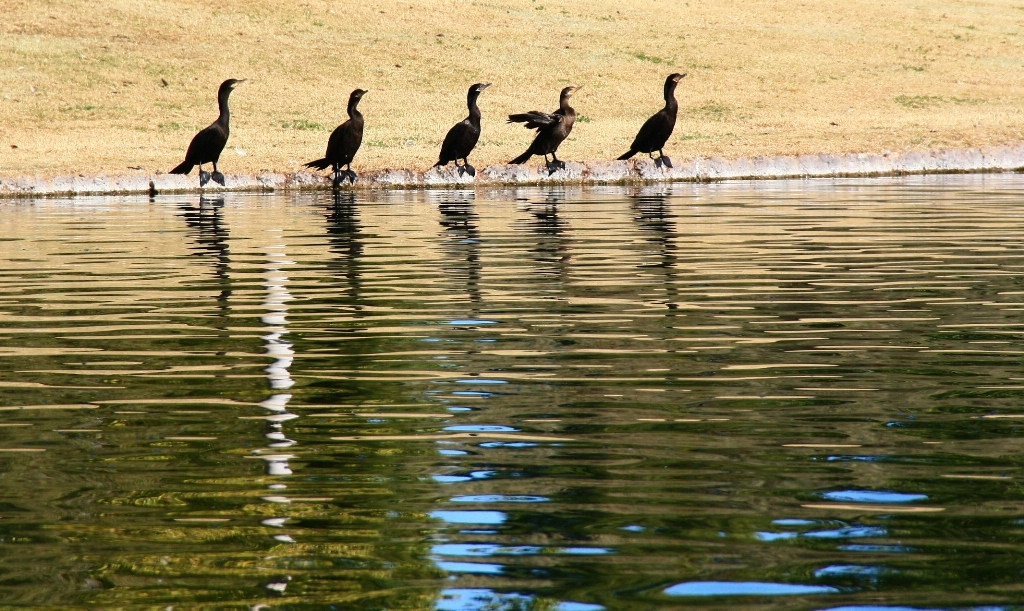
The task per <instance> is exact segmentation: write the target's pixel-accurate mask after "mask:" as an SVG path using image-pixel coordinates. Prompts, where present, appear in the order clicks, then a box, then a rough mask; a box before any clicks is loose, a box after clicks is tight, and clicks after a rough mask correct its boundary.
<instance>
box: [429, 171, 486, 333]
mask: <svg viewBox="0 0 1024 611" xmlns="http://www.w3.org/2000/svg"><path fill="white" fill-rule="evenodd" d="M453 195H454V196H451V195H450V196H448V197H446V198H445V200H444V201H442V202H441V203H440V204H439V205H438V210H439V211H440V213H441V217H440V219H439V221H438V222H439V223H440V224H441V228H442V229H443V233H442V234H441V236H442V238H444V251H445V253H446V254H447V255H448V261H447V262H446V263H445V265H444V271H445V274H446V275H447V276H448V277H449V278H450V279H451V280H452V281H453V282H454V283H456V284H459V285H461V286H462V288H463V289H464V292H465V294H466V297H467V298H468V299H469V303H470V312H469V316H468V318H472V319H475V318H478V317H479V315H480V305H481V303H482V301H483V297H482V294H481V291H480V271H481V265H480V228H479V226H478V222H479V220H480V217H479V216H477V214H476V212H475V211H474V209H473V200H474V199H475V197H476V194H475V193H473V192H472V191H470V192H465V193H456V194H453Z"/></svg>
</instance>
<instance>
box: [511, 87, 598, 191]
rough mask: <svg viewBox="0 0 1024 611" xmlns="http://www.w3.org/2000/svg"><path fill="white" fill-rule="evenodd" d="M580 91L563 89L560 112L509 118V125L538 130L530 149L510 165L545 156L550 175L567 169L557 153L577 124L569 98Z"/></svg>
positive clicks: (532, 113)
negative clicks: (558, 170) (519, 125)
mask: <svg viewBox="0 0 1024 611" xmlns="http://www.w3.org/2000/svg"><path fill="white" fill-rule="evenodd" d="M578 89H580V87H566V88H565V89H563V90H562V94H561V96H560V97H559V104H558V110H556V111H555V112H553V113H551V114H548V113H546V112H540V111H537V110H531V111H530V112H524V113H521V114H517V115H509V116H508V122H509V123H525V124H526V127H527V128H528V129H536V130H537V137H536V138H534V139H533V143H532V144H530V148H528V149H526V152H525V153H523V154H522V155H520V156H518V157H516V158H515V159H513V160H512V161H510V162H509V163H526V160H528V159H529V158H530V157H532V156H533V155H544V165H545V167H547V169H548V173H549V174H554V173H555V170H557V169H559V168H565V162H564V161H559V160H558V157H556V156H555V151H557V150H558V145H559V144H561V143H562V140H565V139H566V137H567V136H568V135H569V132H571V131H572V125H573V123H575V122H576V111H575V110H574V109H573V107H572V106H569V98H570V97H572V94H573V93H574V92H576V91H577V90H578ZM548 155H551V159H552V161H548Z"/></svg>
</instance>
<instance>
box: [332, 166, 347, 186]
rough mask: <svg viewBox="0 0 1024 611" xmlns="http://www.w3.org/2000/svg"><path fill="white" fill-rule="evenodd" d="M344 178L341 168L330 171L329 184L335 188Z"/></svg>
mask: <svg viewBox="0 0 1024 611" xmlns="http://www.w3.org/2000/svg"><path fill="white" fill-rule="evenodd" d="M344 180H345V174H344V173H343V172H342V171H341V170H338V171H337V172H331V186H332V187H334V188H335V189H337V188H338V185H340V184H341V183H342V181H344Z"/></svg>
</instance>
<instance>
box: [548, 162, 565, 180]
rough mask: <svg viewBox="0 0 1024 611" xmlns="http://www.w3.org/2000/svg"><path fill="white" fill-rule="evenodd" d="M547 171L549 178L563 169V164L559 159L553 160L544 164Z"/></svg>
mask: <svg viewBox="0 0 1024 611" xmlns="http://www.w3.org/2000/svg"><path fill="white" fill-rule="evenodd" d="M545 165H546V166H547V169H548V176H551V175H552V174H554V173H555V172H557V171H558V170H564V169H565V162H564V161H562V160H560V159H553V160H551V161H549V162H547V163H546V164H545Z"/></svg>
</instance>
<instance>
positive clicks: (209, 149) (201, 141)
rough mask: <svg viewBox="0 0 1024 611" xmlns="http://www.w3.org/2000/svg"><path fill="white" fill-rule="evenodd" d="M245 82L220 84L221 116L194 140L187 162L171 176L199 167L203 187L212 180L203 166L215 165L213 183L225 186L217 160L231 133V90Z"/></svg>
mask: <svg viewBox="0 0 1024 611" xmlns="http://www.w3.org/2000/svg"><path fill="white" fill-rule="evenodd" d="M244 80H245V79H233V78H229V79H228V80H226V81H224V82H223V83H221V84H220V89H218V90H217V105H218V106H220V116H218V117H217V120H216V121H214V122H213V123H211V124H210V126H209V127H207V128H206V129H203V130H201V131H200V132H199V133H198V134H196V135H195V137H194V138H192V142H191V143H189V145H188V151H186V152H185V161H182V162H181V163H180V164H179V165H178V167H176V168H174V169H173V170H171V171H170V173H171V174H188V173H189V172H191V171H192V168H194V167H195V166H197V165H198V166H199V186H200V187H201V186H203V185H205V184H206V183H207V181H209V180H210V176H211V174H210V173H208V172H204V171H203V164H204V163H213V174H212V176H213V181H214V182H216V183H220V184H221V185H223V184H224V175H223V174H221V173H220V172H218V171H217V160H218V159H220V153H221V151H223V150H224V145H225V144H227V143H228V134H229V133H230V129H229V127H228V120H229V119H230V118H231V113H230V112H229V111H228V96H230V95H231V90H232V89H234V88H235V85H237V84H239V83H241V82H242V81H244Z"/></svg>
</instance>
